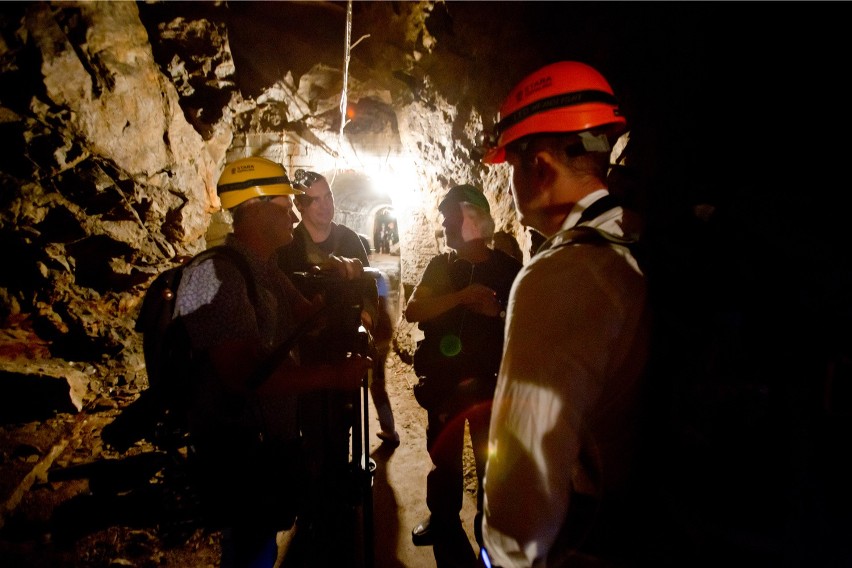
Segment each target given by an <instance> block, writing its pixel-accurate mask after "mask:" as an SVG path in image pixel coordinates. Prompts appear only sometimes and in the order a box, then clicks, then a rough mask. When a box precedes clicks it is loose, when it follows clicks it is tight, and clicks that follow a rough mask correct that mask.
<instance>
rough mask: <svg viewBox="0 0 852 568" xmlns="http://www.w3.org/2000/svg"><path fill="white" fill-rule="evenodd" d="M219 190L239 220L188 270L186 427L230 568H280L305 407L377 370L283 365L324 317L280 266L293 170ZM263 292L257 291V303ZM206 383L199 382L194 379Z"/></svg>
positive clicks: (238, 168) (242, 178)
mask: <svg viewBox="0 0 852 568" xmlns="http://www.w3.org/2000/svg"><path fill="white" fill-rule="evenodd" d="M217 192H218V195H219V199H220V200H221V204H222V207H223V208H224V209H227V210H229V211H230V212H231V213H232V215H233V233H232V234H229V235H228V236H227V237H226V239H225V246H228V247H232V248H233V249H234V250H235V251H236V252H237V253H238V254H239V255H241V256H242V257H243V258H244V259H245V261H246V263H247V265H248V267H249V269H250V276H251V280H252V282H248V281H247V276H245V275H244V274H243V272H242V271H241V269H240V268H238V267H237V265H236V264H235V263H234V261H233V260H231V259H229V258H226V257H225V256H223V255H216V256H214V257H212V258H209V259H205V260H202V261H199V262H197V263H193V264H192V265H190V266H188V267H187V268H186V269H185V271H184V275H183V278H182V280H181V283H180V286H179V287H178V290H177V303H176V312H177V315H178V316H180V317H181V318H182V319H183V321H184V323H185V326H186V332H187V334H188V337H189V341H190V344H191V346H192V350H193V353H194V354H196V359H194V361H195V362H196V365H197V373H194V374H193V375H194V376H193V385H192V396H191V399H192V400H191V401H190V403H189V406H190V407H189V411H188V414H189V415H188V424H189V431H190V435H191V439H192V445H193V448H194V454H193V455H192V456H191V457H192V461H193V463H194V464H195V471H196V472H197V473H198V475H199V476H200V477H199V480H200V482H201V497H202V499H203V501H204V503H205V509H206V510H208V511H210V512H211V514H212V515H213V516H214V517H215V518H216V519H217V521H218V522H221V524H223V525H224V530H223V540H222V560H221V562H222V563H221V565H222V566H223V567H245V566H253V567H255V566H256V567H263V566H267V567H272V566H273V565H274V563H275V561H276V557H277V547H276V539H275V537H276V532H277V531H278V530H283V529H287V528H290V527H291V526H292V525H293V522H294V518H295V516H296V515H297V514H298V513H299V509H300V504H299V495H300V493H301V492H302V491H303V487H302V486H301V483H302V482H303V479H304V478H303V477H302V476H301V474H300V472H302V471H303V469H304V466H305V464H304V463H303V461H302V459H303V457H302V454H301V452H300V447H301V441H300V435H299V430H298V424H297V415H296V412H297V408H296V400H297V397H298V396H299V395H300V394H302V393H305V392H309V391H312V390H315V389H318V388H323V389H332V390H335V391H342V392H356V391H357V389H358V387H359V386H360V384H361V381H362V379H363V377H364V375H365V373H366V372H367V370H368V369H369V367H370V366H371V365H372V361H371V360H370V359H369V358H368V357H362V356H360V355H358V354H353V355H351V356H349V357H346V358H345V359H341V360H339V361H337V362H335V363H333V364H313V365H302V364H297V362H296V361H295V360H294V358H293V357H292V356H289V349H288V350H287V351H288V353H286V354H284V355H287V356H283V355H282V351H283V350H282V349H279V347H280V346H282V345H287V344H288V343H289V342H290V340H291V339H292V338H293V334H294V333H295V332H296V329H297V327H298V325H299V323H300V322H301V321H304V320H306V319H307V318H309V317H311V315H312V314H313V313H314V312H315V311H316V309H317V308H318V306H317V305H312V304H311V303H310V302H308V300H306V299H305V298H304V297H303V296H302V295H301V294H300V293H299V292H298V291H297V290H296V288H295V287H294V285H293V284H292V282H290V281H289V280H288V279H287V278H286V277H284V275H283V274H282V273H281V272H280V270H278V267H277V265H276V263H275V253H276V251H277V250H278V249H279V248H280V247H281V246H283V245H286V244H288V243H289V242H290V241H291V240H292V239H293V224H294V222H295V220H296V217H295V212H294V211H293V201H292V198H293V196H294V195H298V194H299V193H300V192H299V191H298V190H296V189H294V188H293V187H292V185H291V184H290V181H289V179H288V177H287V172H286V170H285V169H284V168H283V167H282V166H281V165H279V164H277V163H275V162H273V161H271V160H267V159H265V158H260V157H252V158H243V159H240V160H236V161H234V162H232V163H229V164H227V165H226V166H225V169H224V171H223V173H222V174H221V176H220V178H219V181H218V184H217ZM252 290H254V292H255V293H252ZM196 375H197V376H196Z"/></svg>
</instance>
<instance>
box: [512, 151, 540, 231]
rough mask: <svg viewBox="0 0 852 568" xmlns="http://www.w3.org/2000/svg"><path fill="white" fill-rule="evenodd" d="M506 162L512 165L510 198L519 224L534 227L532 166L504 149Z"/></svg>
mask: <svg viewBox="0 0 852 568" xmlns="http://www.w3.org/2000/svg"><path fill="white" fill-rule="evenodd" d="M506 162H507V163H508V164H509V165H510V166H512V184H511V188H512V199H513V200H514V201H515V211H517V213H518V220H519V221H520V222H521V224H523V225H525V226H529V227H533V228H535V202H534V199H535V197H536V194H535V188H534V185H533V182H532V171H531V170H532V167H531V166H530V165H529V164H528V163H525V162H523V161H522V160H521V157H520V156H519V155H518V154H517V153H515V152H511V151H509V150H507V151H506Z"/></svg>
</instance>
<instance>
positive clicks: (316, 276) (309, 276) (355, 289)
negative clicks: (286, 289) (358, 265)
mask: <svg viewBox="0 0 852 568" xmlns="http://www.w3.org/2000/svg"><path fill="white" fill-rule="evenodd" d="M377 274H378V271H377V270H375V269H371V268H365V269H364V274H363V275H362V276H361V277H360V278H357V279H351V280H346V279H344V278H343V277H341V276H340V275H339V274H338V273H337V272H336V271H328V270H320V269H319V268H317V267H315V269H314V270H310V271H306V272H294V273H292V274H291V280H292V281H293V284H295V285H296V287H297V288H298V289H299V291H301V292H302V294H303V295H304V296H305V297H306V298H308V299H311V298H314V297H315V296H316V295H317V294H319V295H321V296H322V298H323V301H324V308H323V317H322V319H321V320H320V322H319V324H318V325H317V326H316V328H315V329H314V330H313V331H311V332H309V333H307V334H306V335H305V336H304V338H303V339H302V341H301V343H300V345H299V349H300V355H301V358H302V360H303V361H305V362H308V361H310V362H333V361H337V360H340V359H342V358H345V357H346V356H347V355H348V354H350V353H356V354H359V355H364V356H368V355H371V353H372V348H373V346H372V337H371V335H370V333H369V332H368V331H367V330H366V329H364V327H363V326H362V325H361V312H362V311H363V310H364V309H369V308H370V306H372V307H373V308H374V309H375V308H376V307H377V306H378V291H377V290H378V289H377V287H376V278H377Z"/></svg>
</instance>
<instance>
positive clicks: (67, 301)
mask: <svg viewBox="0 0 852 568" xmlns="http://www.w3.org/2000/svg"><path fill="white" fill-rule="evenodd" d="M354 8H355V11H354V13H353V14H351V15H350V16H351V18H350V21H351V22H352V28H351V32H350V33H351V40H350V41H351V43H352V47H351V50H350V52H349V53H350V56H351V57H350V60H349V66H348V68H347V67H345V63H347V62H346V61H345V59H344V54H345V53H346V52H345V49H344V37H345V34H344V32H345V30H346V22H347V14H346V9H345V6H344V7H342V5H341V4H339V3H338V4H331V3H316V4H314V5H313V6H305V5H303V4H301V3H265V2H262V3H256V4H255V3H246V4H243V3H237V4H236V5H233V6H231V5H221V4H218V3H179V4H173V3H153V4H149V3H144V4H135V3H132V2H115V3H100V2H96V3H90V2H62V3H18V4H13V5H6V6H5V7H4V9H3V11H2V14H0V15H2V19H1V20H0V31H2V33H3V38H4V42H3V44H2V45H0V57H2V84H3V87H0V118H2V121H0V128H2V132H3V137H4V140H5V141H6V144H7V150H6V152H5V153H4V156H3V157H2V159H0V180H2V188H3V197H2V204H3V207H2V211H0V243H2V244H3V245H4V246H3V249H4V250H5V251H7V264H6V266H7V270H5V271H4V273H3V276H2V277H0V317H2V319H3V321H4V327H5V328H6V333H5V335H4V342H5V344H7V345H11V346H14V345H15V344H18V343H20V338H21V337H27V338H30V340H33V341H34V340H36V339H37V341H38V342H39V344H40V345H42V346H43V349H45V350H46V352H47V353H49V357H51V358H57V359H59V360H66V361H83V362H85V363H87V364H91V365H94V366H95V367H94V368H97V369H102V371H101V372H98V373H94V376H95V377H97V378H98V379H99V380H105V377H106V376H112V377H113V379H110V380H114V377H115V376H116V375H118V376H120V377H121V380H126V381H128V382H137V381H138V380H143V379H144V370H143V368H142V366H141V363H140V359H139V345H138V337H137V335H136V334H135V333H134V332H133V331H132V324H133V317H134V316H135V313H136V308H137V305H138V302H139V300H140V299H141V295H142V294H143V292H144V290H145V287H146V285H147V283H148V282H149V281H150V278H151V277H152V276H153V275H154V274H155V273H157V272H159V271H160V270H162V269H163V268H165V267H166V266H168V265H169V264H171V263H173V262H175V261H176V260H178V259H179V258H181V257H184V256H187V255H191V254H193V253H194V252H196V251H198V250H200V249H202V248H204V247H205V246H206V244H207V239H208V238H212V239H218V238H221V236H222V235H223V234H224V233H225V232H227V230H228V226H227V222H228V219H227V216H224V217H223V216H221V215H218V214H216V210H217V206H218V202H217V198H216V195H215V183H216V180H217V178H218V175H219V173H220V171H221V168H222V166H223V165H224V163H225V162H226V161H227V160H230V159H234V158H237V157H241V156H244V155H265V156H268V157H270V158H272V159H275V160H278V161H280V162H281V163H283V164H284V165H285V166H286V167H287V168H288V170H290V171H291V172H292V171H293V170H295V169H296V168H298V167H308V168H311V169H315V170H318V171H322V172H324V173H328V174H330V175H331V176H336V175H337V174H338V173H340V172H343V173H345V172H361V173H362V174H363V175H366V176H367V177H368V178H370V177H371V176H372V177H374V178H375V179H376V180H380V181H377V182H376V185H377V187H378V186H381V187H379V189H380V190H381V191H382V192H384V193H386V194H388V195H390V197H391V199H392V200H393V201H394V202H395V203H397V202H398V203H399V205H398V206H397V214H398V217H399V225H400V227H399V229H400V240H401V247H402V248H401V289H402V290H405V291H409V292H410V290H411V288H412V287H413V285H414V284H416V282H417V280H418V279H419V276H420V273H421V272H422V269H423V267H424V266H425V263H426V262H427V261H428V259H429V258H430V257H431V256H432V255H433V254H435V253H436V252H438V243H437V241H436V240H435V230H436V229H439V228H440V225H438V224H437V219H438V216H437V215H436V213H435V210H434V207H435V205H437V202H438V200H439V199H440V196H441V194H442V193H443V192H444V191H446V189H447V188H449V186H451V185H453V184H455V183H463V182H473V183H475V184H477V185H480V186H482V187H483V188H485V190H486V193H488V194H489V198H490V200H491V202H492V204H493V206H494V209H495V212H496V213H497V217H498V227H500V228H505V229H508V230H510V231H512V232H517V233H518V235H519V236H520V237H521V238H522V239H523V235H522V234H521V233H520V230H519V227H518V225H517V223H516V222H515V221H514V217H513V214H512V204H511V199H510V197H509V196H508V195H507V194H506V193H505V192H503V193H501V192H500V190H501V189H504V188H505V187H506V186H507V183H508V182H507V179H506V174H505V170H502V169H501V168H496V169H492V170H490V171H489V170H486V169H485V168H483V167H482V166H481V165H479V164H478V162H477V161H476V160H474V159H472V152H474V151H475V142H474V140H475V138H476V135H477V134H478V133H479V132H480V131H481V130H482V128H483V127H484V126H488V124H485V123H487V122H488V121H487V120H483V117H482V111H480V110H478V109H477V106H476V104H475V103H476V96H473V94H472V93H471V92H470V91H471V88H470V87H471V86H470V85H466V86H464V87H463V88H461V89H458V88H453V89H449V90H447V89H446V86H447V84H449V82H450V80H451V78H452V77H459V76H462V75H463V73H464V68H465V66H466V65H469V63H470V61H469V60H468V58H469V56H465V55H462V54H452V53H451V51H452V46H451V45H450V43H449V42H447V47H444V45H441V46H440V47H439V43H440V42H439V41H438V40H437V39H436V38H435V37H434V36H433V35H432V34H431V33H430V30H429V28H428V26H427V21H428V20H429V19H430V14H431V13H432V11H433V10H434V8H435V5H434V4H433V3H431V2H411V3H383V2H377V3H372V2H368V3H354ZM306 10H307V11H308V12H309V13H308V12H305V11H306ZM311 10H313V12H311ZM440 12H441V13H440V17H438V18H437V19H433V26H434V23H435V22H438V24H439V25H438V27H437V28H436V30H437V31H436V33H437V34H438V35H439V36H440V35H443V36H444V37H447V38H449V37H451V36H452V30H451V26H450V23H449V22H448V21H447V18H446V16H447V14H446V8H445V7H443V8H441V9H440ZM314 16H321V17H322V18H321V19H322V21H324V22H325V23H326V24H327V26H325V27H324V28H323V29H324V30H325V31H323V32H322V33H319V32H318V31H317V30H318V28H317V27H316V26H312V25H311V22H312V21H313V20H312V18H313V17H314ZM270 28H271V29H270ZM279 28H280V29H279ZM247 30H248V31H247ZM282 30H286V33H285V34H284V35H283V36H282V34H281V31H282ZM252 31H254V32H256V33H252ZM275 32H278V33H275ZM276 38H277V39H276ZM448 49H450V51H447V50H448ZM439 57H440V58H444V57H448V58H449V61H450V63H451V64H450V65H442V66H437V65H436V60H437V58H439ZM344 71H347V72H344ZM344 83H346V93H347V98H348V105H347V109H346V110H347V113H346V121H347V122H346V123H345V126H344V128H343V129H341V122H342V120H343V118H342V114H341V112H340V106H341V105H340V101H341V93H342V92H343V86H344ZM442 91H446V92H442ZM447 93H450V94H447ZM491 112H493V109H492V111H491ZM341 130H342V132H343V135H342V136H341ZM403 198H404V199H403ZM407 331H408V330H407V329H405V326H404V325H403V329H402V333H401V334H400V338H401V340H400V341H398V342H397V343H398V347H399V348H400V349H402V350H403V351H406V350H408V349H410V347H411V344H410V341H409V340H408V337H407ZM8 351H9V352H10V353H11V352H15V353H17V355H16V357H19V356H21V354H22V353H23V352H24V350H22V349H17V350H16V349H15V348H14V347H10V348H9V349H8ZM4 364H7V366H8V365H11V368H12V369H14V368H15V365H14V363H9V362H8V361H7V362H6V363H4ZM116 367H117V368H118V370H116ZM99 388H100V385H97V384H95V385H94V386H93V391H98V390H99Z"/></svg>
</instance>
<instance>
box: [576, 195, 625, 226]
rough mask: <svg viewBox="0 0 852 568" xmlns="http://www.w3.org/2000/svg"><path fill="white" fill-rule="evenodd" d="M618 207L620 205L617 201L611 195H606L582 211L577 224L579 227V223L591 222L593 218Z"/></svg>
mask: <svg viewBox="0 0 852 568" xmlns="http://www.w3.org/2000/svg"><path fill="white" fill-rule="evenodd" d="M619 205H620V203H619V202H618V199H617V198H616V197H615V196H614V195H613V194H611V193H607V194H606V195H604V196H603V197H601V198H600V199H598V200H597V201H595V202H594V203H592V204H591V205H589V206H588V207H586V208H585V209H584V210H583V213H582V214H581V215H580V220H579V221H577V224H578V225H579V224H580V223H585V222H586V221H591V220H592V219H594V218H595V217H598V216H599V215H600V214H601V213H603V212H605V211H609V210H610V209H615V208H616V207H618V206H619Z"/></svg>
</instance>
